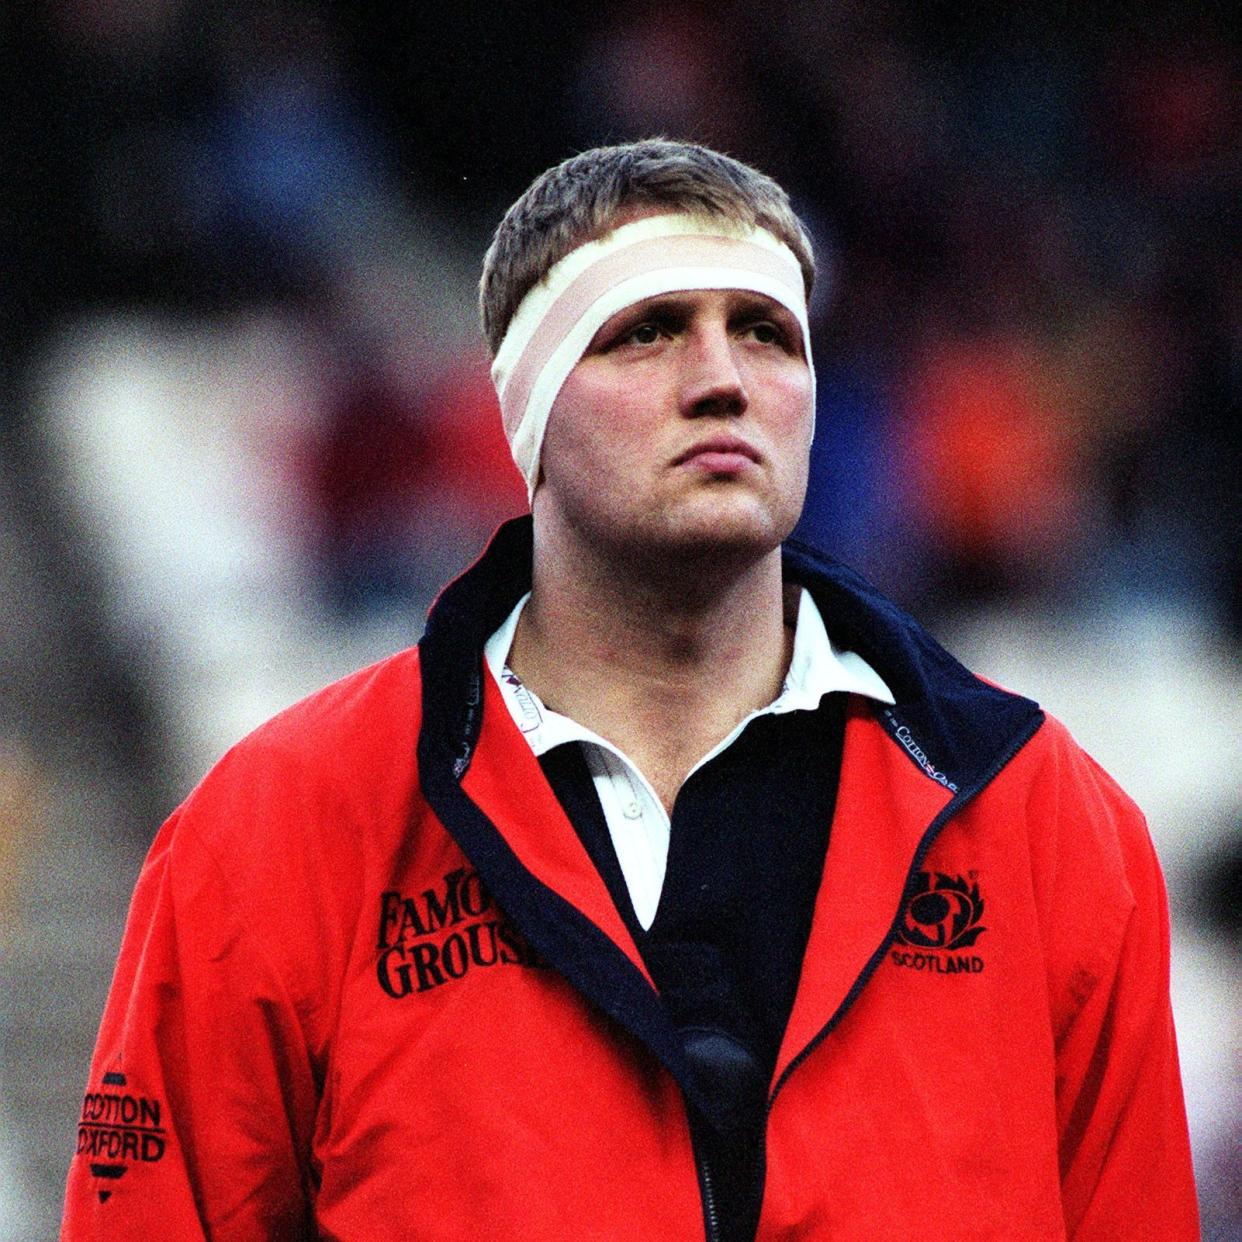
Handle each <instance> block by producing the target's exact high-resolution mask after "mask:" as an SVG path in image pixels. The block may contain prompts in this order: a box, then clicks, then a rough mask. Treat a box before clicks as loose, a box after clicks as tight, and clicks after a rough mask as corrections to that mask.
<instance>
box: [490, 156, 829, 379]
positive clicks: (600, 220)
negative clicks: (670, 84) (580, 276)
mask: <svg viewBox="0 0 1242 1242" xmlns="http://www.w3.org/2000/svg"><path fill="white" fill-rule="evenodd" d="M635 206H640V207H647V206H655V207H664V208H668V209H669V210H671V211H682V212H685V213H687V214H688V215H699V216H705V217H707V218H709V219H711V218H716V219H725V220H729V221H732V222H734V223H736V224H740V225H743V226H746V227H756V226H757V227H760V228H765V229H767V230H768V231H769V232H770V233H773V234H774V235H775V236H776V237H778V238H779V239H780V240H781V241H783V242H784V243H785V244H786V245H787V246H788V247H789V248H790V249H791V250H792V251H793V252H794V255H795V256H796V257H797V259H798V263H799V265H800V266H801V268H802V277H803V281H804V283H805V285H806V294H807V297H808V298H809V297H810V295H811V285H812V284H813V282H814V280H815V256H814V253H813V251H812V248H811V240H810V238H809V237H808V236H807V233H806V229H805V228H803V226H802V222H801V221H800V220H799V219H798V217H797V216H796V215H795V214H794V211H793V208H792V207H790V205H789V195H788V194H786V193H785V191H784V190H782V189H781V187H780V186H779V185H777V184H776V182H775V181H773V180H772V178H771V177H768V176H766V175H765V174H764V173H761V172H758V171H757V170H756V169H754V168H751V167H750V166H749V165H747V164H743V163H742V162H741V161H740V160H735V159H733V158H731V157H730V156H728V155H721V154H720V152H718V151H712V150H711V149H710V148H708V147H701V146H698V145H696V144H694V143H690V142H673V141H670V140H669V139H665V138H649V139H645V140H643V141H641V142H629V143H625V144H623V145H621V146H615V147H596V148H595V149H594V150H591V151H584V152H582V153H581V154H580V155H575V156H573V157H572V158H570V159H567V160H565V161H564V162H563V163H561V164H558V165H556V167H555V168H549V169H548V170H547V172H545V173H542V174H541V175H540V176H538V177H536V178H535V180H534V182H533V183H532V184H531V186H530V188H529V189H528V190H527V191H526V193H525V194H523V195H522V197H521V198H519V199H518V200H517V202H516V203H514V204H513V206H512V207H510V208H509V210H508V211H507V212H506V213H505V216H504V219H503V220H501V222H500V225H499V227H498V228H497V229H496V235H495V237H493V238H492V244H491V245H490V246H489V247H488V249H487V254H486V255H485V256H484V258H483V276H482V279H481V280H480V282H479V315H480V318H481V320H482V324H483V335H484V337H486V339H487V344H488V347H489V348H490V349H491V351H492V354H493V355H494V354H495V353H496V350H497V349H498V348H499V347H500V342H501V341H502V340H503V339H504V334H505V329H506V328H508V326H509V320H510V319H512V318H513V314H514V312H515V311H516V310H517V308H518V306H519V304H520V303H521V301H522V299H523V298H524V297H525V296H526V294H527V292H528V291H529V290H530V289H532V288H533V287H534V286H535V285H537V284H538V283H539V281H540V280H542V279H543V277H544V276H545V275H546V274H547V272H548V271H549V269H550V268H552V267H553V265H554V264H556V263H557V262H559V261H560V260H561V259H563V258H564V257H565V256H566V255H567V254H568V253H569V252H570V251H571V250H575V249H576V248H577V247H578V246H581V245H582V244H583V243H584V242H588V241H591V240H592V239H594V238H596V237H599V236H600V235H602V234H604V233H607V232H608V231H609V230H610V229H611V228H613V227H614V226H615V224H616V223H617V222H618V220H619V217H621V215H622V213H623V212H624V211H625V210H626V209H627V208H630V207H635Z"/></svg>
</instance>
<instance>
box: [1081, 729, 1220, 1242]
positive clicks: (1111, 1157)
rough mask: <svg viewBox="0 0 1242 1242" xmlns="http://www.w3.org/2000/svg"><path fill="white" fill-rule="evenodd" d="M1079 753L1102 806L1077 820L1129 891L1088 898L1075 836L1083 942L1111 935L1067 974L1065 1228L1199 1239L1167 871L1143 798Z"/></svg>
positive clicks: (1178, 1241)
mask: <svg viewBox="0 0 1242 1242" xmlns="http://www.w3.org/2000/svg"><path fill="white" fill-rule="evenodd" d="M1078 759H1079V763H1077V764H1075V765H1074V766H1075V767H1076V768H1077V769H1078V771H1077V773H1076V776H1077V777H1078V778H1079V779H1080V780H1081V784H1080V785H1079V788H1078V790H1077V791H1076V792H1077V800H1078V801H1080V803H1086V804H1087V805H1088V806H1089V807H1090V808H1091V809H1089V810H1087V811H1086V812H1085V813H1081V812H1080V814H1081V818H1077V817H1075V818H1076V822H1074V823H1073V830H1075V831H1076V832H1077V834H1078V835H1079V836H1080V837H1082V838H1086V839H1088V840H1090V839H1092V838H1095V843H1097V844H1098V842H1099V841H1100V840H1101V839H1103V840H1105V841H1106V842H1107V845H1108V846H1109V850H1108V853H1109V854H1110V855H1111V859H1110V861H1112V862H1115V864H1116V875H1117V883H1116V884H1115V885H1113V886H1112V887H1113V888H1115V889H1117V890H1119V891H1120V892H1121V894H1122V897H1123V899H1122V900H1121V901H1119V902H1117V903H1113V902H1112V901H1110V900H1107V899H1106V898H1104V896H1103V894H1100V895H1099V899H1091V898H1089V897H1088V894H1087V892H1086V891H1085V889H1082V888H1079V887H1078V886H1079V885H1081V884H1083V883H1084V880H1083V873H1084V872H1085V871H1086V869H1087V866H1086V861H1085V859H1084V858H1083V857H1082V856H1080V855H1078V854H1077V848H1078V847H1077V846H1076V845H1070V846H1068V847H1067V848H1066V850H1065V853H1066V854H1067V857H1066V858H1065V860H1064V862H1065V866H1066V869H1067V870H1072V871H1075V872H1077V875H1076V876H1071V877H1070V878H1069V879H1068V885H1069V891H1070V892H1073V891H1074V889H1078V894H1077V895H1078V897H1079V900H1078V901H1077V902H1076V904H1077V906H1078V909H1079V917H1080V918H1084V919H1085V922H1084V924H1083V931H1084V933H1085V934H1084V935H1083V941H1084V943H1093V944H1094V946H1095V947H1096V948H1097V949H1098V948H1099V947H1100V946H1101V945H1107V946H1108V952H1107V955H1106V956H1105V955H1101V956H1100V957H1097V958H1095V959H1090V958H1083V959H1081V960H1080V965H1079V966H1078V968H1077V969H1076V970H1075V971H1074V972H1073V974H1072V975H1071V977H1070V978H1069V979H1068V990H1069V992H1070V993H1071V994H1072V996H1073V1000H1074V1006H1073V1011H1072V1017H1070V1018H1069V1019H1068V1020H1067V1021H1066V1022H1065V1023H1064V1025H1063V1026H1062V1029H1061V1030H1060V1031H1059V1032H1058V1041H1057V1114H1058V1126H1059V1132H1060V1163H1061V1184H1062V1202H1063V1206H1064V1213H1065V1223H1066V1232H1067V1234H1068V1236H1069V1237H1070V1238H1071V1239H1073V1242H1113V1240H1115V1239H1118V1238H1125V1239H1127V1242H1144V1240H1145V1239H1151V1240H1152V1242H1155V1240H1156V1239H1159V1240H1160V1242H1192V1240H1194V1239H1198V1237H1199V1225H1198V1208H1197V1202H1196V1196H1195V1185H1194V1176H1193V1172H1192V1168H1191V1157H1190V1144H1189V1137H1188V1133H1187V1127H1186V1111H1185V1105H1184V1103H1183V1099H1182V1086H1181V1077H1180V1073H1179V1069H1178V1060H1177V1044H1176V1040H1175V1037H1174V1031H1173V1015H1172V1009H1171V1006H1170V1001H1169V914H1168V905H1167V901H1166V897H1165V889H1164V881H1163V878H1162V876H1161V872H1160V865H1159V863H1158V861H1157V859H1156V855H1155V851H1154V849H1153V847H1152V844H1151V839H1150V836H1149V835H1148V832H1147V827H1146V824H1145V822H1144V820H1143V817H1142V815H1141V813H1140V812H1139V810H1138V808H1137V807H1135V806H1134V804H1133V803H1132V802H1131V801H1130V799H1129V798H1128V797H1126V795H1125V794H1124V793H1122V791H1121V790H1120V789H1119V788H1118V787H1117V786H1116V785H1115V784H1114V783H1113V782H1112V780H1111V778H1109V777H1108V776H1107V774H1106V773H1104V772H1103V770H1102V769H1100V768H1099V767H1098V766H1097V765H1096V764H1095V763H1094V762H1093V761H1092V760H1091V759H1090V758H1088V757H1087V756H1086V755H1084V754H1082V752H1078ZM1074 783H1075V784H1078V780H1076V781H1075V782H1074ZM1101 825H1103V827H1101ZM1062 831H1063V832H1064V831H1065V827H1064V821H1063V827H1062ZM1063 892H1064V890H1063ZM1064 899H1065V898H1064V896H1063V900H1064ZM1114 904H1115V905H1116V909H1115V911H1114V909H1113V907H1114ZM1092 921H1094V923H1093V922H1092Z"/></svg>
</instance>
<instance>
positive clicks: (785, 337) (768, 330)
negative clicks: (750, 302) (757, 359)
mask: <svg viewBox="0 0 1242 1242" xmlns="http://www.w3.org/2000/svg"><path fill="white" fill-rule="evenodd" d="M742 332H743V335H745V336H749V337H750V339H751V340H752V341H754V342H755V343H756V344H758V345H776V346H778V347H779V348H781V349H784V350H788V351H789V352H790V353H796V352H797V347H796V346H795V344H794V337H793V336H792V335H791V334H790V330H789V328H787V327H786V326H785V325H784V324H783V323H781V322H780V321H779V320H774V319H754V320H752V321H751V322H750V323H747V324H744V325H743V327H742Z"/></svg>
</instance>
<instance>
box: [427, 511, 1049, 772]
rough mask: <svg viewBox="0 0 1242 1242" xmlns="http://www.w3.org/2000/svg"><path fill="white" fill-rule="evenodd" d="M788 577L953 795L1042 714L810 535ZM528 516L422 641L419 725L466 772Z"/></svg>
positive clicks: (448, 601) (441, 605)
mask: <svg viewBox="0 0 1242 1242" xmlns="http://www.w3.org/2000/svg"><path fill="white" fill-rule="evenodd" d="M782 554H783V565H784V572H785V576H786V578H787V579H788V580H791V581H794V582H797V583H799V584H800V585H802V586H805V587H807V588H808V589H809V590H810V592H811V594H812V595H813V596H814V598H815V602H816V604H818V605H819V608H820V611H821V612H822V614H823V617H824V621H825V624H826V625H827V626H828V630H829V633H830V634H831V636H832V640H833V642H834V643H836V644H837V646H838V647H839V648H845V649H848V650H851V651H857V652H858V653H859V655H861V656H862V657H863V658H864V659H865V660H866V661H867V662H868V663H869V664H870V665H872V667H873V668H875V670H876V671H877V672H878V673H879V674H880V676H881V677H883V678H884V680H885V681H886V682H887V683H888V685H889V687H890V688H891V689H892V692H893V695H894V697H895V698H896V700H897V702H896V704H895V705H894V706H893V707H891V708H886V707H884V706H883V705H881V704H875V705H874V708H875V711H876V713H877V715H878V716H879V718H880V719H881V720H882V722H883V724H884V726H885V727H886V728H887V729H888V731H889V732H890V734H891V735H892V736H893V738H894V740H895V741H896V742H897V743H898V745H900V746H901V747H902V748H903V749H904V750H905V751H906V753H907V754H908V755H909V756H910V759H911V762H913V763H914V764H916V766H918V768H919V769H920V770H921V771H922V772H923V773H924V775H926V776H928V777H929V778H930V779H932V780H935V781H937V782H939V783H940V784H942V785H944V786H945V787H946V788H947V789H949V790H950V791H951V792H954V793H957V792H959V791H962V790H966V789H969V788H977V787H979V786H980V785H981V784H982V783H985V781H986V780H987V779H990V774H991V773H992V772H994V771H995V770H996V768H997V767H998V765H999V764H1000V763H1001V762H1003V760H1004V759H1005V758H1007V757H1008V756H1009V755H1010V754H1012V753H1013V751H1014V749H1015V744H1016V743H1017V742H1018V741H1019V740H1024V739H1025V738H1027V737H1029V736H1030V735H1031V733H1032V732H1034V730H1035V728H1036V727H1037V726H1038V724H1039V722H1040V720H1041V719H1042V713H1041V711H1040V709H1039V707H1038V706H1037V705H1036V704H1035V703H1033V702H1032V701H1031V700H1030V699H1025V698H1022V697H1021V696H1020V695H1015V694H1011V693H1009V692H1008V691H1005V690H1001V689H999V688H997V687H995V686H992V685H989V684H988V683H987V682H985V681H982V680H981V679H980V678H978V677H976V676H975V675H974V674H973V673H971V672H970V671H969V670H967V669H966V668H964V667H963V666H962V665H961V664H960V663H959V662H958V661H957V660H956V659H954V657H953V656H951V655H950V654H949V653H948V652H947V651H946V650H945V649H944V648H943V647H942V646H941V645H940V644H939V643H938V642H937V641H936V640H935V639H934V638H933V637H932V636H931V635H930V634H929V633H928V632H927V631H926V630H925V629H924V628H923V627H922V626H921V625H919V623H918V622H917V621H915V620H914V619H913V618H912V617H910V616H909V615H908V614H907V613H905V612H904V611H902V609H900V608H898V607H897V605H896V604H894V603H893V602H892V601H891V600H889V599H887V598H886V597H885V596H883V595H881V594H880V593H879V592H878V591H877V590H876V589H875V588H874V587H872V586H871V584H870V583H868V582H867V581H866V580H865V579H864V578H862V577H861V576H860V575H858V574H856V573H855V572H854V571H853V570H851V569H849V568H847V567H846V566H844V565H842V564H841V563H840V562H838V561H835V560H833V559H832V558H831V557H828V556H826V555H824V554H823V553H822V552H819V551H818V550H817V549H815V548H812V547H811V546H810V545H809V544H806V543H803V542H801V541H799V540H789V541H788V542H787V543H786V544H785V545H784V548H783V549H782ZM531 561H532V523H531V519H530V518H529V517H522V518H517V519H514V520H513V521H510V522H506V523H505V524H504V525H502V526H501V527H500V528H499V530H497V532H496V534H495V535H494V536H493V538H492V540H491V542H490V544H489V545H488V547H487V549H486V551H485V552H484V553H483V555H482V556H481V557H480V558H479V560H478V561H476V562H475V564H474V565H473V566H472V567H471V568H470V569H469V570H467V571H466V572H465V573H464V574H462V575H461V576H460V577H459V578H457V579H456V580H455V581H454V582H452V583H451V584H450V585H449V586H448V587H447V588H445V590H444V592H443V593H442V594H441V596H440V598H439V599H438V600H437V601H436V604H435V606H434V607H433V608H432V610H431V614H430V616H429V618H428V622H427V628H426V631H425V633H424V635H423V639H422V641H421V643H420V644H419V645H420V649H421V653H422V675H423V685H424V688H423V708H424V718H423V719H424V723H423V730H424V733H427V732H428V731H430V735H431V736H430V737H428V739H427V740H428V741H429V742H432V744H433V745H434V746H435V748H436V750H438V751H441V752H443V751H445V750H447V751H448V752H449V753H451V755H452V762H453V766H454V768H455V770H456V776H457V779H459V780H460V778H461V776H462V775H464V773H465V770H466V767H467V766H468V765H469V760H470V754H471V752H472V751H473V748H474V745H475V742H476V741H477V739H478V729H479V724H480V714H479V707H480V704H481V701H482V690H481V684H482V683H481V677H482V650H483V645H484V643H485V642H486V641H487V638H488V636H489V635H490V634H491V633H492V632H493V631H494V630H496V629H497V628H498V627H499V626H500V624H501V623H502V622H503V621H504V619H505V617H507V616H508V615H509V613H510V611H512V609H513V606H514V604H516V603H517V601H518V600H519V599H520V598H521V597H522V595H524V594H525V593H526V592H527V591H528V590H530V581H531Z"/></svg>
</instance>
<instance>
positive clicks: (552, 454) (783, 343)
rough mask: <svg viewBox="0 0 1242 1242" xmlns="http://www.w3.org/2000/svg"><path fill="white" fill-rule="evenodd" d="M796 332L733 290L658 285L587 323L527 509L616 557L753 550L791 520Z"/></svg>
mask: <svg viewBox="0 0 1242 1242" xmlns="http://www.w3.org/2000/svg"><path fill="white" fill-rule="evenodd" d="M812 413H813V411H812V389H811V376H810V370H809V368H808V365H807V359H806V357H805V356H804V352H803V345H802V331H801V328H800V327H799V325H798V321H797V320H796V319H795V317H794V316H793V315H792V314H791V313H790V312H789V311H788V310H786V309H785V307H783V306H781V305H780V304H779V303H778V302H775V301H773V300H772V299H770V298H767V297H765V296H764V295H762V294H759V293H754V292H750V291H748V290H740V289H724V290H715V289H707V290H687V291H678V292H675V293H667V294H661V295H659V296H657V297H653V298H649V299H647V300H646V301H643V302H638V303H636V304H635V305H633V306H630V307H627V308H626V309H625V310H622V311H620V312H618V313H617V314H616V315H614V316H613V317H612V318H611V319H610V320H609V321H608V322H607V323H606V324H605V325H604V326H603V327H602V328H601V329H600V331H599V332H598V333H596V335H595V338H594V339H593V340H592V342H591V344H590V345H589V346H588V347H587V350H586V352H585V354H584V355H583V356H582V359H581V360H580V361H579V362H578V364H577V366H576V367H575V368H574V370H573V371H572V372H571V373H570V374H569V376H568V378H567V379H566V381H565V383H564V385H563V386H562V387H561V390H560V393H559V395H558V396H557V399H556V403H555V404H554V405H553V407H552V413H551V416H550V417H549V420H548V428H547V434H546V437H545V440H544V445H543V457H542V462H543V479H542V482H541V483H540V486H539V488H538V489H537V490H536V492H535V497H534V511H535V515H536V520H538V519H539V516H540V510H541V506H543V507H547V506H554V507H555V508H556V509H558V510H559V511H560V517H561V518H562V519H564V520H566V521H568V522H569V523H570V528H571V529H573V530H575V531H576V532H578V533H579V534H580V535H581V536H584V537H586V538H587V539H589V540H591V541H592V542H593V543H596V544H597V545H600V546H608V547H611V548H613V549H614V550H615V551H617V552H620V553H622V554H626V555H634V554H638V555H650V554H659V553H664V554H673V555H676V554H677V553H678V552H679V551H680V552H683V553H688V552H690V553H698V554H701V553H703V552H708V551H712V550H716V551H719V552H720V553H722V554H723V553H728V552H732V553H741V554H745V555H754V554H762V553H764V552H768V551H770V550H771V549H773V548H775V547H776V546H777V545H778V544H779V543H780V542H781V540H782V539H784V538H785V536H786V535H788V533H789V532H790V530H792V529H793V526H794V524H795V523H796V522H797V520H798V516H799V514H800V512H801V509H802V502H803V498H804V495H805V492H806V481H807V462H808V457H809V451H810V441H811V428H812Z"/></svg>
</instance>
